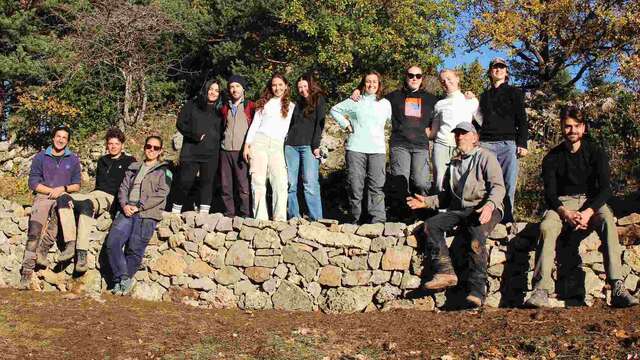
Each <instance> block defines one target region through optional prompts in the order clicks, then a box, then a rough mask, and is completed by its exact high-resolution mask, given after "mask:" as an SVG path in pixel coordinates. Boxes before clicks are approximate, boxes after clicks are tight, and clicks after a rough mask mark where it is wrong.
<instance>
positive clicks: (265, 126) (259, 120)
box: [245, 97, 296, 144]
mask: <svg viewBox="0 0 640 360" xmlns="http://www.w3.org/2000/svg"><path fill="white" fill-rule="evenodd" d="M280 104H281V100H280V98H276V97H273V98H271V99H269V101H267V103H266V104H265V105H264V107H263V108H262V109H260V110H258V111H256V113H255V115H254V116H253V121H252V122H251V127H249V131H247V139H246V141H245V142H246V143H247V144H251V143H252V142H253V140H254V139H255V137H256V135H257V134H264V135H266V136H267V137H269V138H271V139H274V140H278V141H282V142H284V139H285V138H286V137H287V133H288V132H289V124H290V123H291V116H292V115H293V108H294V107H295V106H296V105H295V104H294V103H292V102H290V103H289V112H288V113H287V116H286V117H282V114H281V113H280Z"/></svg>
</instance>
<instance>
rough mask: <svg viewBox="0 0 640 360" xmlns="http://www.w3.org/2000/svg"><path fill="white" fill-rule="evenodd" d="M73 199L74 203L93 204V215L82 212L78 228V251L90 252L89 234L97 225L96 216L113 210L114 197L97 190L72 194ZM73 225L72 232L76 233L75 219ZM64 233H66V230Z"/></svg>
mask: <svg viewBox="0 0 640 360" xmlns="http://www.w3.org/2000/svg"><path fill="white" fill-rule="evenodd" d="M71 198H72V199H73V200H74V202H76V201H83V200H89V201H91V204H92V206H93V214H91V216H89V214H87V213H83V212H82V211H80V216H79V217H78V226H77V242H76V250H89V233H90V232H91V228H92V227H93V226H94V225H95V222H96V220H95V218H94V216H96V215H100V214H102V213H104V212H106V211H109V209H110V208H111V204H113V195H111V194H108V193H106V192H104V191H100V190H95V191H92V192H90V193H88V194H79V193H74V194H71ZM61 222H62V219H61ZM71 223H72V225H70V226H71V227H73V230H72V232H73V233H75V229H76V223H75V218H74V219H73V221H72V222H71ZM63 224H64V223H63ZM63 232H65V231H64V229H63Z"/></svg>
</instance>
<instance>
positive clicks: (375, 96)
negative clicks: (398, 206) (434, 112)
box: [331, 71, 391, 223]
mask: <svg viewBox="0 0 640 360" xmlns="http://www.w3.org/2000/svg"><path fill="white" fill-rule="evenodd" d="M358 89H360V92H361V93H362V94H363V96H362V97H361V99H360V100H359V101H358V102H355V101H353V100H352V99H351V98H349V99H347V100H344V101H343V102H341V103H339V104H337V105H335V106H334V107H333V108H331V116H332V117H333V118H334V119H335V120H336V121H337V122H338V124H339V125H340V126H341V127H342V128H345V129H347V132H349V138H348V139H347V146H346V148H347V152H346V163H347V182H348V184H349V205H350V207H351V217H352V219H351V222H353V223H357V222H359V221H360V218H361V215H362V198H363V193H364V189H365V185H366V187H367V198H368V203H367V205H368V206H367V209H368V210H369V214H368V215H369V217H370V218H371V219H370V222H371V223H384V222H385V221H386V218H387V216H386V210H385V205H384V192H383V191H382V188H383V186H384V181H385V175H386V171H385V165H386V158H387V147H386V141H385V136H384V127H385V124H386V122H387V121H389V120H391V104H390V103H389V100H387V99H385V98H383V97H382V94H383V91H384V87H383V85H382V76H381V75H380V73H379V72H377V71H369V72H367V73H366V74H364V76H362V79H361V80H360V85H358ZM347 117H348V119H347ZM365 180H366V181H365ZM365 183H366V184H365ZM367 220H368V219H365V220H364V222H368V221H367Z"/></svg>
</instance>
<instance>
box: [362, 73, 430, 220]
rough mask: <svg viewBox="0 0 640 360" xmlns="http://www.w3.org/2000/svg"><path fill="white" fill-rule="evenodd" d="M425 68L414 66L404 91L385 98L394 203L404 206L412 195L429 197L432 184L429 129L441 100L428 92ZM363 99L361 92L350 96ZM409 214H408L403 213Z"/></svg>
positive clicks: (399, 90)
mask: <svg viewBox="0 0 640 360" xmlns="http://www.w3.org/2000/svg"><path fill="white" fill-rule="evenodd" d="M423 80H424V78H423V73H422V69H421V68H420V67H419V66H411V67H409V68H408V69H407V71H406V73H405V78H404V81H403V86H402V88H400V89H398V90H395V91H392V92H390V93H389V94H387V95H386V96H385V98H386V99H387V100H389V102H390V103H391V139H390V140H389V142H390V144H389V145H390V149H391V151H390V160H391V169H390V171H391V182H392V184H391V186H390V188H391V189H392V191H393V194H392V199H391V200H392V207H393V204H397V205H400V206H402V208H404V209H407V210H408V208H407V207H406V205H405V204H404V202H405V200H404V199H405V198H406V197H407V196H409V195H411V194H419V195H426V194H427V191H428V190H429V187H430V182H429V167H430V166H429V138H428V137H427V129H428V128H429V127H430V125H431V116H432V113H433V109H434V106H435V104H436V102H437V101H438V99H437V98H436V96H435V95H433V94H430V93H428V92H426V91H425V82H424V81H423ZM351 98H352V99H353V100H354V101H357V100H358V99H359V98H360V91H358V90H355V91H354V92H353V94H352V96H351ZM401 215H407V214H401Z"/></svg>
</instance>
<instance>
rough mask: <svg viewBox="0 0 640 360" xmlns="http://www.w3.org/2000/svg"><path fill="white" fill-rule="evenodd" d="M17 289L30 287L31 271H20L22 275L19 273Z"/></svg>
mask: <svg viewBox="0 0 640 360" xmlns="http://www.w3.org/2000/svg"><path fill="white" fill-rule="evenodd" d="M18 289H20V290H29V289H31V273H22V275H20V284H19V285H18Z"/></svg>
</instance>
